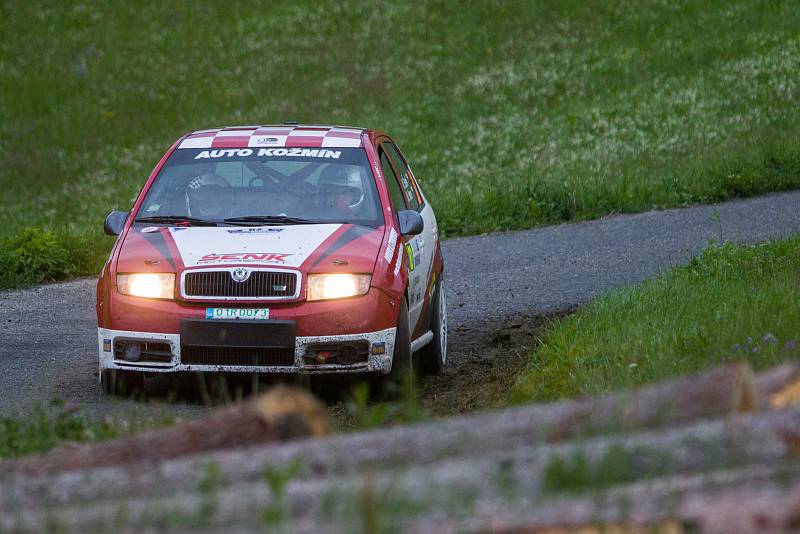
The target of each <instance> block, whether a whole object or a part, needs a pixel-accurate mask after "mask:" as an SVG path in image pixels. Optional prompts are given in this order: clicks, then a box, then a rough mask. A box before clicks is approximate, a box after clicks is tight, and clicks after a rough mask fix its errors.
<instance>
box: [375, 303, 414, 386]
mask: <svg viewBox="0 0 800 534" xmlns="http://www.w3.org/2000/svg"><path fill="white" fill-rule="evenodd" d="M409 322H410V320H409V317H408V303H406V299H405V298H403V299H401V301H400V313H399V314H398V317H397V330H396V331H395V336H394V352H393V353H392V370H391V371H390V372H389V375H388V376H386V375H383V376H382V379H381V380H380V384H381V385H380V390H381V396H382V397H389V398H393V397H398V396H399V397H402V394H403V393H405V394H409V393H411V392H412V390H413V387H414V386H413V373H412V371H413V366H412V359H411V356H412V354H411V327H410V326H409Z"/></svg>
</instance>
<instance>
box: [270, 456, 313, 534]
mask: <svg viewBox="0 0 800 534" xmlns="http://www.w3.org/2000/svg"><path fill="white" fill-rule="evenodd" d="M302 468H303V464H302V462H300V461H299V460H296V459H295V460H293V461H292V462H290V463H289V464H288V465H286V466H283V467H276V466H272V465H268V466H266V467H265V468H264V473H263V474H264V481H265V482H266V483H267V486H268V487H269V490H270V495H271V497H272V498H271V499H270V502H269V504H268V505H267V507H266V508H265V509H264V513H263V515H262V519H263V521H264V523H265V524H266V525H268V526H271V527H277V526H279V525H282V524H283V523H284V521H286V518H287V511H286V486H287V485H288V484H289V482H290V481H291V480H292V478H294V477H295V476H296V475H297V474H298V473H299V472H300V471H301V470H302Z"/></svg>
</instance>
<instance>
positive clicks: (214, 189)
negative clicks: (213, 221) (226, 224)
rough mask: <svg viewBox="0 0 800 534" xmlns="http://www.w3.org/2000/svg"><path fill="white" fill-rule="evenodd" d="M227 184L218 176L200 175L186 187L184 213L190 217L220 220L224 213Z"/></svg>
mask: <svg viewBox="0 0 800 534" xmlns="http://www.w3.org/2000/svg"><path fill="white" fill-rule="evenodd" d="M228 187H229V185H228V182H227V181H226V180H225V179H224V178H223V177H222V176H219V175H216V174H212V173H205V174H201V175H199V176H197V177H195V178H194V179H192V180H191V181H190V182H189V183H188V184H187V186H186V211H187V214H188V215H189V216H191V217H200V218H221V217H223V216H224V213H225V204H226V200H227V198H226V196H227V195H226V194H225V193H227V192H228Z"/></svg>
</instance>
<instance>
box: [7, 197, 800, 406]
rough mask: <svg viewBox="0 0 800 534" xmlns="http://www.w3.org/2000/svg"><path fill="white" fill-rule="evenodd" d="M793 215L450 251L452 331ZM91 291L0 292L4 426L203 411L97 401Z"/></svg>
mask: <svg viewBox="0 0 800 534" xmlns="http://www.w3.org/2000/svg"><path fill="white" fill-rule="evenodd" d="M798 208H800V192H790V193H782V194H774V195H768V196H764V197H759V198H754V199H748V200H740V201H734V202H728V203H724V204H718V205H716V206H697V207H689V208H682V209H673V210H665V211H653V212H647V213H642V214H636V215H619V216H611V217H607V218H605V219H601V220H597V221H590V222H584V223H578V224H564V225H559V226H551V227H545V228H538V229H534V230H526V231H521V232H509V233H502V234H490V235H485V236H477V237H469V238H459V239H451V240H448V241H446V242H445V244H444V254H445V277H446V280H447V284H448V286H447V287H448V308H449V321H450V327H451V330H453V329H458V330H459V331H462V332H463V331H466V332H475V333H476V335H477V334H479V333H481V332H486V331H487V330H491V329H493V328H497V326H498V325H501V324H502V323H503V322H506V321H509V320H512V319H513V318H515V317H519V316H535V315H541V314H547V313H553V312H557V311H561V310H565V309H568V308H570V307H573V306H575V305H579V304H581V303H584V302H586V301H587V300H589V299H591V298H592V297H594V296H596V295H597V294H599V293H602V292H604V291H607V290H609V289H611V288H614V287H617V286H620V285H623V284H628V283H633V282H637V281H641V280H643V279H646V278H649V277H651V276H654V275H656V274H657V273H658V272H659V271H662V270H664V269H668V268H670V267H672V266H674V265H677V264H680V263H683V262H685V261H687V260H688V259H689V258H691V257H692V256H694V255H696V254H697V253H699V252H700V251H701V250H702V249H703V247H704V246H705V245H706V244H707V243H708V241H709V239H715V240H719V239H720V238H722V239H725V240H731V241H735V242H743V243H754V242H759V241H764V240H767V239H770V238H775V237H782V236H788V235H791V234H793V233H796V232H800V209H798ZM715 213H718V214H719V218H718V221H719V222H717V218H716V217H715V215H714V214H715ZM94 289H95V280H93V279H81V280H75V281H71V282H65V283H59V284H51V285H45V286H39V287H35V288H31V289H25V290H16V291H5V292H0V325H2V327H1V328H2V330H1V331H2V344H0V363H2V373H0V399H1V401H0V416H2V415H10V414H20V413H26V412H28V411H29V410H30V409H31V408H32V407H33V406H35V405H36V403H41V404H47V403H48V402H50V400H52V399H56V398H57V399H62V400H64V401H66V402H70V403H76V404H77V405H80V406H82V407H84V408H85V409H87V410H89V411H92V412H95V413H107V412H115V413H117V412H119V411H128V410H134V411H142V410H146V411H148V412H152V411H153V410H155V411H165V412H168V413H175V412H178V413H188V412H191V411H197V410H199V409H201V407H200V406H198V405H193V406H192V405H189V406H185V405H180V406H177V405H172V404H166V403H161V404H158V403H156V404H155V405H153V404H144V403H141V402H136V401H132V400H120V399H117V398H109V397H106V396H105V395H103V393H102V391H101V389H100V385H99V384H98V382H97V374H96V373H97V354H96V350H97V349H96V337H95V336H96V330H95V328H96V322H95V312H94ZM459 337H461V336H459ZM459 337H456V338H451V339H452V343H451V351H450V353H451V358H450V365H451V366H458V365H459V361H460V355H461V354H460V352H459V346H458V340H459Z"/></svg>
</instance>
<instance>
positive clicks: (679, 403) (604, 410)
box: [547, 363, 758, 441]
mask: <svg viewBox="0 0 800 534" xmlns="http://www.w3.org/2000/svg"><path fill="white" fill-rule="evenodd" d="M757 407H758V399H757V392H756V390H755V387H754V383H753V373H752V371H751V370H750V368H749V367H748V366H747V365H746V364H744V363H732V364H728V365H725V366H722V367H717V368H715V369H711V370H709V371H705V372H702V373H699V374H696V375H692V376H688V377H681V378H677V379H673V380H669V381H665V382H662V383H659V384H655V385H652V386H647V387H643V388H641V389H638V390H633V391H627V392H621V393H617V394H613V395H609V396H607V397H605V398H600V399H585V400H582V401H579V402H576V403H575V405H574V406H573V407H572V409H571V410H570V411H569V413H568V414H566V415H565V416H563V417H561V418H559V419H558V420H556V421H555V424H553V425H552V427H551V428H550V430H549V431H548V434H547V439H548V440H549V441H560V440H564V439H569V438H572V437H576V436H579V435H584V434H596V433H598V432H603V431H609V430H618V431H626V430H631V429H635V428H645V427H650V426H660V425H664V424H667V423H669V424H677V423H682V422H685V421H691V420H694V419H702V418H704V417H713V416H719V415H727V414H733V413H744V412H754V411H756V410H757Z"/></svg>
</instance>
